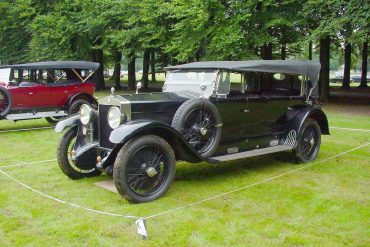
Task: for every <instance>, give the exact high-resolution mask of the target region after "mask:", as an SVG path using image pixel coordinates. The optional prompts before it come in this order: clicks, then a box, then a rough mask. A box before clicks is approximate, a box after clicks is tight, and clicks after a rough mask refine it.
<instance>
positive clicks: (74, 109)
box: [68, 99, 91, 115]
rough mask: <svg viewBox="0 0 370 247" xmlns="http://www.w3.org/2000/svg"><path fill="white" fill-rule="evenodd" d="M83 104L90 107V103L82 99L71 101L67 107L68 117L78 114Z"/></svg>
mask: <svg viewBox="0 0 370 247" xmlns="http://www.w3.org/2000/svg"><path fill="white" fill-rule="evenodd" d="M83 104H86V105H90V106H91V104H90V102H89V101H87V100H84V99H77V100H75V101H73V102H72V103H71V104H70V105H69V108H68V114H69V115H72V114H75V113H78V112H79V111H80V108H81V106H82V105H83Z"/></svg>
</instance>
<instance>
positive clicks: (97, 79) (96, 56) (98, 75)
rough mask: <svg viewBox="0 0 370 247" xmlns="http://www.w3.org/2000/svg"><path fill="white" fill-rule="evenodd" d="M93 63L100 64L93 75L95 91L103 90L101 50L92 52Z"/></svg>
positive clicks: (102, 54)
mask: <svg viewBox="0 0 370 247" xmlns="http://www.w3.org/2000/svg"><path fill="white" fill-rule="evenodd" d="M93 61H94V62H97V63H99V64H100V66H99V68H98V69H97V70H96V71H95V74H94V83H95V85H96V90H104V89H105V81H104V53H103V49H96V50H93Z"/></svg>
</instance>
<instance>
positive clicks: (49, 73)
mask: <svg viewBox="0 0 370 247" xmlns="http://www.w3.org/2000/svg"><path fill="white" fill-rule="evenodd" d="M46 74H47V76H46V77H47V79H46V81H47V83H53V82H54V77H55V70H47V71H46Z"/></svg>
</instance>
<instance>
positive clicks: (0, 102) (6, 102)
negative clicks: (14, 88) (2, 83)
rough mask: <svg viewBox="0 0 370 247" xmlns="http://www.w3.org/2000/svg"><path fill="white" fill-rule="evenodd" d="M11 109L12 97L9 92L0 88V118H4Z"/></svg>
mask: <svg viewBox="0 0 370 247" xmlns="http://www.w3.org/2000/svg"><path fill="white" fill-rule="evenodd" d="M11 108H12V97H11V95H10V93H9V91H8V90H7V89H6V88H4V87H0V118H5V116H6V115H7V114H8V113H9V112H10V110H11Z"/></svg>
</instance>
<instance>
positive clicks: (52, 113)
mask: <svg viewBox="0 0 370 247" xmlns="http://www.w3.org/2000/svg"><path fill="white" fill-rule="evenodd" d="M67 115H68V114H67V113H66V112H65V111H59V112H55V111H49V112H37V113H35V114H34V113H14V114H9V115H7V116H6V117H5V118H6V119H8V120H13V121H14V120H24V119H34V118H44V117H65V116H67Z"/></svg>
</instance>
